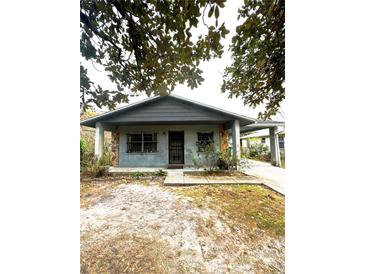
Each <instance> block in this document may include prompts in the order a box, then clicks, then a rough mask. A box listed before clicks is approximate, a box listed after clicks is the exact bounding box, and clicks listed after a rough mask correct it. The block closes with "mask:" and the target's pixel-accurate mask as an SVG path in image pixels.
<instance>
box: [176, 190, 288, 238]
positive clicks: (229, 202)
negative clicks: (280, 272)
mask: <svg viewBox="0 0 365 274" xmlns="http://www.w3.org/2000/svg"><path fill="white" fill-rule="evenodd" d="M171 189H172V190H173V191H174V192H176V193H178V194H181V195H184V196H188V197H191V198H193V200H194V202H195V203H196V205H197V206H198V207H209V208H212V209H214V210H217V211H218V212H219V213H220V214H221V215H223V216H224V217H225V220H226V221H227V222H228V223H230V224H231V226H232V228H234V227H236V226H239V225H240V224H244V225H245V226H246V227H248V228H250V231H255V230H257V229H260V230H263V231H264V232H265V233H266V234H268V235H270V236H280V237H281V236H284V234H285V217H284V212H285V201H284V197H283V196H281V195H279V194H277V193H275V192H273V191H272V190H269V189H267V188H265V187H262V186H252V185H230V186H222V185H212V186H191V187H180V188H176V187H175V188H171ZM255 235H258V234H257V233H252V236H253V237H254V236H255Z"/></svg>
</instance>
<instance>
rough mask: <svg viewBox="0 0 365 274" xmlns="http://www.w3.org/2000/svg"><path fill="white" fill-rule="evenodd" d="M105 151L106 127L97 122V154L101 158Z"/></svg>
mask: <svg viewBox="0 0 365 274" xmlns="http://www.w3.org/2000/svg"><path fill="white" fill-rule="evenodd" d="M103 153H104V127H103V125H102V124H101V123H99V122H97V123H96V125H95V156H96V158H97V159H100V157H101V156H103Z"/></svg>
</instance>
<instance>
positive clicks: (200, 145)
mask: <svg viewBox="0 0 365 274" xmlns="http://www.w3.org/2000/svg"><path fill="white" fill-rule="evenodd" d="M200 134H211V135H212V138H209V139H210V140H208V141H205V140H201V141H199V135H200ZM202 142H207V143H206V144H204V145H205V146H204V148H205V147H206V146H207V145H211V144H213V145H214V131H209V132H197V141H196V145H197V152H199V153H203V152H204V149H203V144H201V143H202Z"/></svg>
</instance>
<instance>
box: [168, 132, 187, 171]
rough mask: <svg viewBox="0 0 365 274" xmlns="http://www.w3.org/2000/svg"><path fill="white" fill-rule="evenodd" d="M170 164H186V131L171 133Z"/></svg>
mask: <svg viewBox="0 0 365 274" xmlns="http://www.w3.org/2000/svg"><path fill="white" fill-rule="evenodd" d="M169 164H184V131H169Z"/></svg>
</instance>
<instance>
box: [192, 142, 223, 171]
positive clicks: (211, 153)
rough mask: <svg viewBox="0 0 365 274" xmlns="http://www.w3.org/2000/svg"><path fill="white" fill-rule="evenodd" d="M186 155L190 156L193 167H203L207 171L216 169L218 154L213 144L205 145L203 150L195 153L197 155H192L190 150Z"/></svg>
mask: <svg viewBox="0 0 365 274" xmlns="http://www.w3.org/2000/svg"><path fill="white" fill-rule="evenodd" d="M188 153H189V154H190V155H191V158H192V162H193V165H194V166H197V167H202V166H203V167H205V168H206V169H208V170H209V171H213V170H217V169H218V160H219V158H220V152H219V151H217V149H216V147H215V146H214V144H209V145H206V146H205V147H204V148H202V151H199V152H197V154H195V153H193V151H192V150H191V149H189V150H188Z"/></svg>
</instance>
